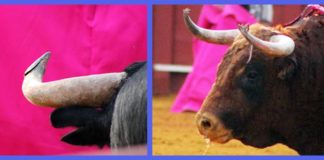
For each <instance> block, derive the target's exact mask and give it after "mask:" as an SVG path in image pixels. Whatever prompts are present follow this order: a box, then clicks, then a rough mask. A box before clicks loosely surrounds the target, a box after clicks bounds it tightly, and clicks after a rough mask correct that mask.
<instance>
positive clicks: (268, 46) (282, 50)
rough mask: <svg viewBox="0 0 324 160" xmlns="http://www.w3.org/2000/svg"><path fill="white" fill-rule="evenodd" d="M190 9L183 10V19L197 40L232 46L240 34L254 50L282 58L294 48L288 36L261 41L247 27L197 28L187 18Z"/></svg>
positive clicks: (278, 36) (274, 36)
mask: <svg viewBox="0 0 324 160" xmlns="http://www.w3.org/2000/svg"><path fill="white" fill-rule="evenodd" d="M189 13H190V9H188V8H186V9H184V10H183V18H184V21H185V24H186V25H187V27H188V28H189V30H190V31H191V32H192V34H194V35H195V36H196V37H197V38H199V39H201V40H203V41H207V42H211V43H216V44H232V43H233V41H234V39H235V37H237V36H238V35H239V33H240V32H241V34H242V35H243V36H244V37H245V38H246V39H247V40H248V41H249V42H250V43H251V44H253V45H254V46H255V47H256V48H258V49H260V50H261V51H262V52H263V53H264V54H266V55H268V56H270V57H282V56H288V55H290V54H291V53H292V52H293V51H294V48H295V42H294V41H293V40H292V39H291V38H290V37H288V36H284V35H273V36H272V37H270V41H269V42H268V41H264V40H261V39H259V38H257V37H255V36H253V35H252V34H250V33H249V32H248V28H247V26H242V25H240V26H239V29H233V30H209V29H204V28H201V27H199V26H197V25H196V24H195V23H194V22H193V21H192V20H191V18H190V17H189Z"/></svg>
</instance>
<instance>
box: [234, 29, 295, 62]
mask: <svg viewBox="0 0 324 160" xmlns="http://www.w3.org/2000/svg"><path fill="white" fill-rule="evenodd" d="M239 30H240V32H241V33H242V35H243V36H244V37H245V38H246V39H247V40H248V41H249V42H250V43H251V44H253V46H255V47H256V48H258V49H260V50H261V51H262V52H263V53H264V54H266V55H268V56H270V57H282V56H288V55H290V54H291V53H292V52H293V51H294V48H295V42H294V40H292V39H291V38H290V37H288V36H285V35H273V36H271V37H270V40H269V42H268V41H264V40H261V39H259V38H257V37H255V36H253V35H252V34H250V33H249V32H248V30H249V28H248V26H247V25H239Z"/></svg>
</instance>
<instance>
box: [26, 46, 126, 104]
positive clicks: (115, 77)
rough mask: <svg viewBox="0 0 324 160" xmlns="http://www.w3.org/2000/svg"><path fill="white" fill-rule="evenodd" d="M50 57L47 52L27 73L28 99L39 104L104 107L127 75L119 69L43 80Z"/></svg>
mask: <svg viewBox="0 0 324 160" xmlns="http://www.w3.org/2000/svg"><path fill="white" fill-rule="evenodd" d="M49 57H50V53H49V52H47V53H45V54H44V55H43V56H41V57H40V58H39V59H37V60H36V61H35V62H34V63H33V64H32V65H31V66H30V67H28V68H27V70H26V72H25V78H24V81H23V84H22V91H23V94H24V96H25V97H26V98H27V100H28V101H30V102H31V103H32V104H35V105H39V106H49V107H54V108H57V107H63V106H74V105H79V106H91V107H100V106H101V105H103V104H104V103H105V102H107V101H108V100H109V98H110V97H111V96H112V95H113V94H114V93H116V89H117V88H118V87H119V85H120V82H121V81H122V80H123V79H124V78H126V76H127V74H126V73H125V72H119V73H107V74H96V75H89V76H81V77H73V78H67V79H62V80H57V81H52V82H42V79H43V74H44V72H45V66H46V64H47V61H48V59H49Z"/></svg>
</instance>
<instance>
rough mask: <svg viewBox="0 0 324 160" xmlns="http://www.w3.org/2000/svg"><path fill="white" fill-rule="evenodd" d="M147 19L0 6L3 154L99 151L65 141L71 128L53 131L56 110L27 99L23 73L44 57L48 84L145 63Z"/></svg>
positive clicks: (104, 9) (129, 10)
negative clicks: (49, 56) (23, 91)
mask: <svg viewBox="0 0 324 160" xmlns="http://www.w3.org/2000/svg"><path fill="white" fill-rule="evenodd" d="M146 17H147V14H146V7H145V6H134V5H132V6H125V5H122V6H117V5H113V6H108V5H100V6H95V5H77V6H73V5H66V6H64V5H57V6H55V5H52V6H43V5H41V6H30V5H29V6H0V22H1V25H0V35H1V38H0V65H1V66H0V67H1V72H0V88H1V90H0V110H1V112H0V126H1V127H0V146H1V147H0V154H23V155H31V154H70V153H83V152H86V151H89V150H91V151H94V150H98V148H97V147H79V146H72V145H69V144H66V143H63V142H61V141H60V139H61V137H62V136H63V135H65V134H66V133H67V132H68V131H71V128H67V129H55V128H53V127H52V126H51V124H50V120H49V117H50V113H51V111H52V110H53V109H51V108H46V107H36V106H34V105H32V104H30V103H29V102H28V101H27V100H26V99H25V98H24V97H23V95H22V91H21V84H22V80H23V77H24V71H25V69H26V68H27V67H28V66H29V65H30V64H31V63H32V62H33V61H34V60H36V59H37V58H38V57H40V56H41V55H42V54H43V53H44V52H45V51H51V52H52V56H51V58H50V60H49V63H48V69H47V71H46V73H45V77H44V80H45V81H51V80H57V79H61V78H67V77H73V76H81V75H88V74H95V73H107V72H116V71H122V70H123V69H124V67H126V66H127V65H129V64H130V63H132V62H134V61H144V60H146V44H147V41H146V33H147V32H146V26H147V19H146ZM106 150H107V149H106ZM107 152H109V151H108V150H107Z"/></svg>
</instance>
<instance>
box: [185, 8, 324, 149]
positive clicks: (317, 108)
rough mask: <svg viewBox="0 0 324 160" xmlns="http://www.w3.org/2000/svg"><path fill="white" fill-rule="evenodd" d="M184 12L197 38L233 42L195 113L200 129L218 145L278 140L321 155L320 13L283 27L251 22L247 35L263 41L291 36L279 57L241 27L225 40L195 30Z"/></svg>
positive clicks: (323, 20) (323, 55)
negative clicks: (290, 46) (291, 46)
mask: <svg viewBox="0 0 324 160" xmlns="http://www.w3.org/2000/svg"><path fill="white" fill-rule="evenodd" d="M184 13H185V14H184V16H185V21H186V23H187V26H188V27H189V29H190V30H191V32H192V33H193V34H195V35H196V36H197V37H198V38H200V39H203V40H206V41H208V42H214V43H217V42H219V43H221V44H225V43H227V42H231V44H232V45H231V46H230V48H229V50H228V51H227V53H226V55H225V56H224V58H223V60H222V62H221V64H220V65H219V67H218V72H217V80H216V82H215V84H214V85H213V87H212V89H211V91H210V92H209V94H208V96H207V97H206V99H205V101H204V103H203V105H202V108H201V110H200V111H199V113H197V116H196V121H197V126H198V129H199V131H200V133H201V134H202V135H203V136H205V138H209V139H210V140H211V141H214V142H219V143H226V142H228V141H229V140H230V139H232V138H235V139H239V140H241V141H242V142H243V143H244V144H247V145H251V146H255V147H259V148H264V147H267V146H270V145H273V144H276V143H283V144H286V145H287V146H289V147H291V148H293V149H295V150H296V151H297V152H298V153H300V154H324V52H323V51H324V16H321V15H319V16H318V15H312V16H309V17H305V18H304V17H302V18H301V19H299V20H298V21H296V22H294V23H293V24H292V25H290V26H287V27H282V26H277V27H268V26H264V25H262V24H254V25H251V27H250V30H249V33H250V34H252V35H254V36H255V37H257V38H258V39H261V40H262V41H268V42H269V41H270V39H271V38H270V37H271V36H273V35H277V34H280V35H282V34H283V35H286V37H285V38H286V39H292V40H293V42H294V49H293V50H291V52H280V51H278V52H277V53H280V54H284V56H280V54H277V53H276V54H274V50H275V49H273V48H271V49H272V50H271V49H268V48H267V47H265V46H266V45H263V44H262V45H261V44H259V42H260V41H253V38H251V36H250V37H249V36H247V31H248V28H246V27H244V26H241V27H240V32H241V33H240V32H238V33H239V34H238V35H237V36H235V37H230V39H227V40H224V39H217V38H214V39H212V38H211V37H210V36H209V35H208V34H206V35H202V34H205V33H207V32H209V31H206V30H203V29H201V30H198V29H195V26H194V25H192V24H191V22H190V20H189V19H188V15H187V14H188V11H186V10H185V11H184ZM231 32H232V33H235V32H236V31H231ZM213 34H215V35H216V34H219V33H213ZM226 34H227V35H228V34H229V32H227V33H226ZM287 36H288V37H290V38H287ZM216 41H217V42H216ZM265 44H266V43H265ZM274 45H277V44H274ZM279 46H280V45H279ZM281 47H282V46H281ZM284 47H285V46H284ZM215 54H216V52H215ZM215 65H216V64H215Z"/></svg>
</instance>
